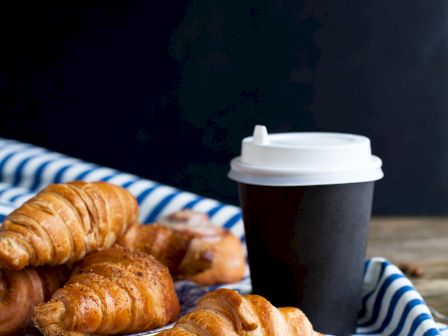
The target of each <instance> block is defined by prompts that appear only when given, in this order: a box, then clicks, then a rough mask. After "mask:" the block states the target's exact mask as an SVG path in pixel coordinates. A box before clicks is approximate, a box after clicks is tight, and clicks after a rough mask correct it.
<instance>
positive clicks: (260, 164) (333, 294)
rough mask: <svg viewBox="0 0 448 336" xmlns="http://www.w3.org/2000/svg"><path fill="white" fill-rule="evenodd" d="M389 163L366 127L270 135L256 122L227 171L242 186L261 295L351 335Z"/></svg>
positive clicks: (320, 327)
mask: <svg viewBox="0 0 448 336" xmlns="http://www.w3.org/2000/svg"><path fill="white" fill-rule="evenodd" d="M381 164H382V163H381V160H380V159H379V158H378V157H376V156H374V155H372V153H371V147H370V140H369V139H368V138H366V137H363V136H360V135H353V134H341V133H280V134H271V135H269V134H268V133H267V130H266V128H265V127H264V126H256V128H255V131H254V135H253V136H252V137H248V138H245V139H244V140H243V142H242V150H241V156H240V157H237V158H235V159H233V160H232V162H231V170H230V172H229V177H230V178H231V179H233V180H235V181H236V182H238V186H239V196H240V204H241V208H242V213H243V220H244V225H245V232H246V242H247V249H248V257H249V266H250V272H251V279H252V287H253V293H254V294H259V295H262V296H264V297H266V298H267V299H268V300H270V301H271V302H272V303H273V304H274V305H276V306H295V307H299V308H300V309H302V310H303V311H304V313H305V314H306V315H307V317H308V318H309V320H310V321H311V323H312V324H313V326H314V329H315V330H317V331H319V332H321V333H326V334H334V335H351V334H352V333H353V331H354V330H355V327H356V319H357V315H358V312H359V309H360V307H361V294H362V293H361V291H362V279H363V262H364V259H365V250H366V242H367V232H368V224H369V220H370V213H371V207H372V197H373V188H374V181H376V180H378V179H380V178H382V177H383V172H382V170H381Z"/></svg>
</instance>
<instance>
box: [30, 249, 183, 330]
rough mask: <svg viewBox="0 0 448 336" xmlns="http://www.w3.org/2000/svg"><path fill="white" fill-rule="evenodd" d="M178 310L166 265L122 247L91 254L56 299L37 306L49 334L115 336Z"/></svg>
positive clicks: (147, 325)
mask: <svg viewBox="0 0 448 336" xmlns="http://www.w3.org/2000/svg"><path fill="white" fill-rule="evenodd" d="M178 312H179V301H178V298H177V296H176V292H175V291H174V284H173V281H172V278H171V276H170V274H169V271H168V269H167V267H166V266H164V265H162V264H161V263H160V262H158V261H157V260H156V259H155V258H154V257H152V256H150V255H148V254H146V253H142V252H131V251H129V250H127V249H125V248H123V247H121V246H115V247H112V248H110V249H108V250H105V251H97V252H93V253H91V254H89V255H88V256H87V257H85V258H84V259H83V260H82V261H80V262H79V264H78V266H77V268H76V269H75V271H74V272H73V274H72V275H71V277H70V279H69V280H68V282H67V284H66V285H65V286H64V287H63V288H61V289H59V290H57V291H56V293H55V294H54V295H53V296H52V299H51V301H49V302H47V303H44V304H41V305H39V306H37V307H36V308H35V317H34V322H35V324H36V326H37V328H38V329H39V330H40V331H41V332H42V333H43V334H44V335H45V336H81V335H91V334H95V335H97V334H100V335H115V334H121V333H135V332H140V331H145V330H149V329H153V328H156V327H160V326H163V325H165V324H167V323H169V322H171V321H172V320H173V319H174V318H175V317H176V316H177V314H178Z"/></svg>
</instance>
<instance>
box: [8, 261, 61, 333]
mask: <svg viewBox="0 0 448 336" xmlns="http://www.w3.org/2000/svg"><path fill="white" fill-rule="evenodd" d="M66 278H67V270H66V269H65V267H53V268H46V267H42V268H32V267H28V268H25V269H24V270H22V271H5V270H0V336H4V335H23V333H24V332H25V331H26V330H27V329H28V328H30V327H32V323H31V322H32V321H31V317H32V313H33V308H34V306H36V305H37V304H39V303H42V302H44V301H46V300H49V299H50V297H51V295H52V294H53V293H54V292H55V291H56V289H58V288H59V287H61V286H62V285H63V283H64V281H65V280H66Z"/></svg>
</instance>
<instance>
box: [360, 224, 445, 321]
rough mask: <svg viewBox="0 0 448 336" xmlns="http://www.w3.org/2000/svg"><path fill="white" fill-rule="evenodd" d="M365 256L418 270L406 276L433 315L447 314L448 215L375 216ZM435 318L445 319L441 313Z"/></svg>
mask: <svg viewBox="0 0 448 336" xmlns="http://www.w3.org/2000/svg"><path fill="white" fill-rule="evenodd" d="M367 255H368V256H369V257H373V256H379V257H384V258H387V259H389V260H390V261H392V262H393V263H395V264H397V265H404V264H406V265H408V266H410V267H412V268H414V269H418V270H421V271H422V273H423V274H422V275H421V276H419V277H412V276H409V278H410V279H411V281H412V282H413V283H414V285H415V287H416V288H417V290H418V291H419V292H420V293H421V294H422V296H423V298H424V299H425V301H426V302H427V304H428V305H429V306H430V307H431V308H434V309H435V310H436V311H435V312H434V314H435V315H437V312H439V313H441V314H443V315H445V316H448V217H408V218H403V217H396V218H394V217H375V218H373V219H372V222H371V224H370V229H369V243H368V247H367ZM439 321H441V322H445V323H447V322H448V320H446V319H445V318H444V317H443V316H439Z"/></svg>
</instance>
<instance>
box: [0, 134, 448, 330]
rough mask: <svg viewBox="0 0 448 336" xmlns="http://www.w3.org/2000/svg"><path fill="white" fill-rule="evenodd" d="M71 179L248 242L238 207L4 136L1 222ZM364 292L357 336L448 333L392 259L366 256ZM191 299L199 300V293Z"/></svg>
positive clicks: (149, 213)
mask: <svg viewBox="0 0 448 336" xmlns="http://www.w3.org/2000/svg"><path fill="white" fill-rule="evenodd" d="M72 180H84V181H99V180H101V181H107V182H110V183H114V184H117V185H120V186H122V187H124V188H126V189H128V190H129V191H130V192H131V193H132V194H134V195H135V197H136V198H137V200H138V203H139V205H140V209H141V211H140V221H141V222H143V223H150V222H152V221H154V220H156V219H157V218H159V217H161V216H164V215H167V214H169V213H171V212H174V211H177V210H180V209H186V208H187V209H194V210H197V211H202V212H206V213H207V214H208V215H209V216H210V218H211V221H212V223H213V224H215V225H219V226H222V227H225V228H227V229H229V230H230V231H232V232H233V233H234V234H235V235H237V236H238V237H240V239H241V241H242V242H243V245H244V243H245V237H244V227H243V223H242V219H241V212H240V209H239V208H238V207H235V206H231V205H226V204H223V203H220V202H218V201H216V200H213V199H208V198H204V197H201V196H199V195H196V194H193V193H190V192H185V191H180V190H178V189H176V188H173V187H170V186H166V185H162V184H159V183H157V182H154V181H150V180H147V179H142V178H139V177H138V176H135V175H131V174H127V173H123V172H120V171H117V170H115V169H111V168H105V167H100V166H98V165H95V164H92V163H88V162H84V161H81V160H78V159H75V158H71V157H68V156H66V155H63V154H60V153H55V152H52V151H49V150H47V149H44V148H40V147H36V146H33V145H30V144H25V143H21V142H18V141H15V140H7V139H1V138H0V222H1V221H3V219H4V217H5V216H6V215H7V214H8V213H9V212H11V211H12V210H13V209H15V208H17V207H18V206H20V205H21V204H22V203H23V202H25V201H26V200H28V199H29V198H30V197H32V196H33V195H34V194H35V193H36V192H37V191H39V190H40V189H42V188H43V187H45V186H46V185H47V184H49V183H60V182H68V181H72ZM179 286H180V287H179ZM185 286H186V285H185ZM178 287H179V288H178V289H179V291H180V292H181V293H182V294H181V296H185V297H181V301H182V300H183V302H185V304H187V303H188V299H189V297H190V296H191V295H189V294H188V293H191V292H190V290H189V288H190V289H191V290H194V291H195V293H197V289H194V286H191V284H190V285H188V287H186V288H184V287H183V285H182V284H180V285H178ZM225 287H228V288H234V289H236V290H239V291H240V292H243V293H246V292H249V291H250V290H251V286H250V278H249V273H248V272H247V274H246V275H245V277H244V279H243V280H242V281H241V282H239V283H236V284H228V285H225ZM214 288H216V287H211V288H209V289H214ZM363 293H364V295H363V299H362V309H361V311H360V313H359V321H358V328H357V331H356V335H416V336H420V335H423V336H430V335H447V336H448V328H447V327H446V326H444V325H441V324H438V323H436V322H435V320H434V319H433V316H432V315H431V312H430V309H429V308H428V306H427V305H426V304H425V302H424V301H423V299H422V297H421V296H420V294H419V293H418V292H417V291H416V290H415V288H414V287H413V286H412V283H411V282H410V281H409V280H408V279H407V278H406V277H405V276H404V275H403V274H402V273H401V271H400V270H399V269H398V268H397V267H396V266H394V265H393V264H391V263H389V262H388V261H386V260H384V259H381V258H373V259H370V260H368V261H366V266H365V277H364V292H363ZM193 298H194V300H196V299H197V295H193ZM190 304H191V302H190ZM148 335H149V334H148Z"/></svg>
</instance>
